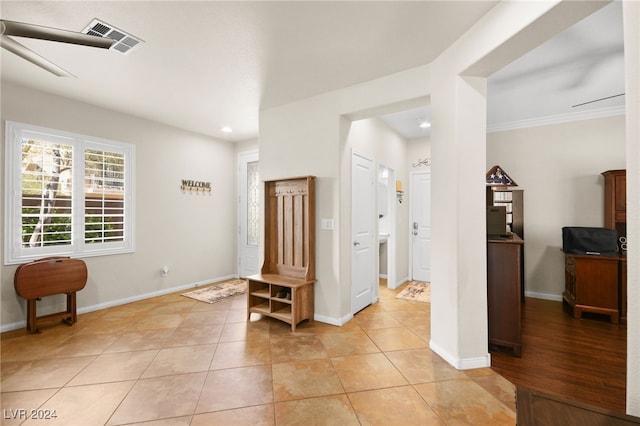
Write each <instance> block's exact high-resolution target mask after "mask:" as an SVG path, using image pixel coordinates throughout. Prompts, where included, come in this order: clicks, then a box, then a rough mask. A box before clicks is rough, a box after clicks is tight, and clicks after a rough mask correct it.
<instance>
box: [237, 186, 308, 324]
mask: <svg viewBox="0 0 640 426" xmlns="http://www.w3.org/2000/svg"><path fill="white" fill-rule="evenodd" d="M264 194H265V225H264V226H265V228H264V263H263V265H262V269H261V273H260V274H257V275H252V276H249V277H247V279H248V282H249V288H248V291H247V311H248V318H250V317H251V313H258V314H261V315H265V316H268V317H272V318H276V319H279V320H281V321H284V322H286V323H288V324H291V331H294V332H295V330H296V325H297V324H298V323H299V322H301V321H303V320H309V321H313V315H314V290H313V286H314V283H315V177H313V176H306V177H299V178H290V179H281V180H274V181H267V182H265V188H264Z"/></svg>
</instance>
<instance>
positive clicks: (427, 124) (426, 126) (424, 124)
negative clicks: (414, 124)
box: [420, 121, 431, 129]
mask: <svg viewBox="0 0 640 426" xmlns="http://www.w3.org/2000/svg"><path fill="white" fill-rule="evenodd" d="M429 127H431V123H429V122H427V121H423V122H422V123H420V128H421V129H428V128H429Z"/></svg>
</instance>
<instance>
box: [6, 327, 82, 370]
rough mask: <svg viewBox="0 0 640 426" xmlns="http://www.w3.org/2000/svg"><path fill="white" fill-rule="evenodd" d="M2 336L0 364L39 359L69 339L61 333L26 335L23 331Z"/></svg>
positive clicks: (67, 335)
mask: <svg viewBox="0 0 640 426" xmlns="http://www.w3.org/2000/svg"><path fill="white" fill-rule="evenodd" d="M2 336H3V337H2V344H1V345H0V349H1V352H0V353H1V355H2V357H1V358H0V359H2V362H9V361H32V360H36V359H40V358H42V357H44V356H46V355H47V354H49V353H51V352H52V351H54V350H56V349H57V348H58V347H60V345H62V344H63V343H64V342H65V341H66V340H67V339H69V337H70V335H69V334H61V333H47V334H45V333H41V334H27V332H26V331H25V330H23V329H21V330H15V331H12V332H10V334H7V336H5V334H3V335H2Z"/></svg>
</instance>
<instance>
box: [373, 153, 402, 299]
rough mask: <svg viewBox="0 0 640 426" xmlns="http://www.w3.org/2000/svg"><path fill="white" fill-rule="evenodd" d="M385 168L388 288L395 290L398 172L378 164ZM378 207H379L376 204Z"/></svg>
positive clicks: (378, 235)
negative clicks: (386, 174) (386, 179)
mask: <svg viewBox="0 0 640 426" xmlns="http://www.w3.org/2000/svg"><path fill="white" fill-rule="evenodd" d="M381 167H384V168H385V169H387V170H388V171H389V177H388V179H389V191H388V193H387V216H388V218H387V219H388V222H389V225H388V226H389V238H388V239H387V287H388V288H391V289H395V288H397V287H398V286H399V283H398V282H397V276H396V257H397V250H396V244H397V237H398V229H397V225H396V223H397V222H396V210H397V201H396V198H397V197H396V188H395V183H396V171H395V169H393V168H391V167H388V166H386V165H385V164H384V163H380V162H379V163H378V169H380V168H381ZM376 205H378V204H377V203H376ZM379 238H380V233H379V231H378V234H377V238H376V242H377V244H378V246H380V241H379ZM378 270H380V266H379V265H378Z"/></svg>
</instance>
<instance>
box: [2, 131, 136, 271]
mask: <svg viewBox="0 0 640 426" xmlns="http://www.w3.org/2000/svg"><path fill="white" fill-rule="evenodd" d="M5 135H6V156H5V161H6V167H5V172H6V176H5V194H6V197H7V199H6V206H7V209H6V210H5V211H6V213H5V264H11V263H19V262H23V261H25V260H31V259H35V258H39V257H43V256H50V255H66V256H71V255H73V256H80V257H86V256H97V255H104V254H114V253H126V252H132V251H134V247H135V244H134V233H133V218H134V205H133V200H134V197H133V189H134V180H133V179H134V170H133V167H134V166H133V165H134V156H135V150H134V147H133V145H129V144H125V143H122V142H115V141H109V140H104V139H97V138H93V137H89V136H83V135H76V134H72V133H67V132H61V131H58V130H53V129H45V128H41V127H36V126H31V125H27V124H22V123H15V122H10V121H7V125H6V132H5Z"/></svg>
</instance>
